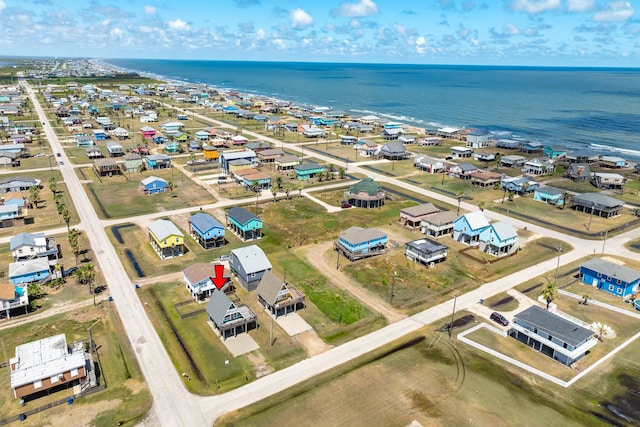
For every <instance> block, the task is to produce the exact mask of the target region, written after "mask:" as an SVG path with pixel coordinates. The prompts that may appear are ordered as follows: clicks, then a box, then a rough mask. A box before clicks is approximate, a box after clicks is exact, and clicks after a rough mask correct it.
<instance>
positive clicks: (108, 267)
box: [20, 80, 640, 427]
mask: <svg viewBox="0 0 640 427" xmlns="http://www.w3.org/2000/svg"><path fill="white" fill-rule="evenodd" d="M20 83H21V84H22V85H23V86H25V87H26V88H27V91H28V93H29V95H30V96H31V99H32V101H33V103H34V106H35V107H36V111H37V112H38V115H39V116H40V118H41V121H42V122H44V123H47V124H46V125H45V126H44V130H45V133H46V135H47V137H48V138H49V141H50V143H51V146H52V148H53V149H54V151H59V152H63V150H62V147H61V145H60V142H59V141H58V139H57V137H56V135H55V134H54V132H53V131H52V129H51V126H50V125H49V124H48V121H47V119H46V116H45V114H44V111H43V110H42V108H41V106H40V104H39V103H38V101H37V100H36V98H35V96H34V94H33V91H32V90H31V88H30V87H28V85H26V82H24V80H21V82H20ZM200 118H202V119H206V120H208V121H210V122H217V121H215V120H211V119H208V118H204V116H201V115H200ZM218 123H219V122H218ZM227 126H228V125H227ZM244 133H245V134H248V135H251V136H255V137H257V138H260V139H262V140H265V139H266V140H270V141H271V142H274V143H276V144H280V145H281V146H284V147H285V148H287V149H288V150H292V151H298V152H300V151H301V149H300V148H299V147H297V146H296V145H292V144H283V143H282V141H277V140H274V139H272V138H265V137H264V136H263V135H258V134H255V133H252V132H247V131H245V132H244ZM313 156H314V157H317V158H320V159H321V160H324V161H328V162H332V163H335V159H334V158H332V157H329V156H324V155H322V154H319V153H315V152H314V154H313ZM63 159H64V160H66V161H65V165H64V166H62V167H60V169H61V172H62V174H63V177H64V179H65V181H66V183H67V186H68V188H69V193H70V194H71V196H72V198H73V201H74V203H75V204H76V207H77V209H78V213H79V215H80V220H81V224H80V227H81V228H83V229H84V230H86V232H87V235H88V237H89V241H90V243H91V246H92V247H93V249H94V251H95V253H96V258H97V260H98V263H99V266H100V268H102V270H103V272H104V274H105V276H106V277H108V278H109V289H110V291H111V294H112V295H113V297H114V299H115V301H114V303H115V304H116V306H117V309H118V312H119V314H120V317H121V318H122V321H123V324H124V325H125V330H126V333H127V337H128V338H129V340H130V341H131V343H132V346H133V348H134V351H135V353H136V356H137V358H138V361H139V363H140V366H141V369H142V372H143V374H144V376H145V379H146V381H147V384H148V385H149V388H150V390H151V393H152V395H153V399H154V407H153V410H154V411H155V419H156V420H158V422H159V423H161V424H162V425H166V426H172V427H173V426H179V425H183V426H206V425H211V424H212V423H213V422H214V421H215V420H216V419H217V418H218V417H219V416H221V415H223V414H225V413H227V412H229V411H232V410H235V409H239V408H241V407H243V406H246V405H249V404H251V403H254V402H257V401H259V400H261V399H264V398H265V397H267V396H270V395H272V394H275V393H277V392H279V391H281V390H284V389H286V388H288V387H291V386H293V385H295V384H297V383H299V382H301V381H304V380H306V379H309V378H312V377H313V376H315V375H317V374H319V373H321V372H325V371H327V370H329V369H331V368H333V367H335V366H338V365H340V364H342V363H345V362H347V361H349V360H352V359H354V358H356V357H359V356H361V355H363V354H366V353H367V352H370V351H372V350H374V349H376V348H379V347H380V346H383V345H385V344H387V343H389V342H392V341H394V340H396V339H398V338H401V337H403V336H405V335H407V334H409V333H411V332H413V331H416V330H418V329H419V328H421V327H423V326H424V325H427V324H431V323H433V322H436V321H438V320H440V319H442V318H445V317H447V316H450V315H451V312H452V310H453V306H454V304H455V306H456V308H457V309H458V310H463V309H465V308H468V307H471V306H472V305H474V304H478V302H479V300H480V299H486V298H489V297H490V296H492V295H495V294H497V293H499V292H503V291H506V290H507V289H510V288H512V287H513V286H514V285H516V284H518V283H520V282H523V281H525V280H528V279H529V278H531V277H534V276H537V275H540V274H542V273H544V272H546V271H550V270H553V269H555V268H556V263H557V262H558V261H557V259H556V258H554V259H550V260H547V261H544V262H542V263H539V264H537V265H535V266H532V267H529V268H527V269H524V270H522V271H519V272H517V273H515V274H512V275H509V276H507V277H504V278H502V279H499V280H496V281H494V282H491V283H487V284H484V285H481V286H479V287H478V288H477V289H475V290H474V291H471V292H469V293H466V294H464V295H461V296H459V297H457V298H456V299H455V300H454V299H452V300H450V301H447V302H445V303H443V304H440V305H438V306H436V307H433V308H430V309H428V310H425V311H423V312H421V313H418V314H416V315H414V316H411V317H408V318H405V319H403V320H400V321H398V322H396V323H393V324H391V325H389V326H386V327H385V328H382V329H380V330H378V331H375V332H373V333H371V334H369V335H366V336H364V337H361V338H358V339H355V340H353V341H351V342H348V343H346V344H343V345H341V346H339V347H335V348H332V349H331V350H328V351H327V352H325V353H322V354H320V355H318V356H314V357H312V358H308V359H306V360H304V361H302V362H299V363H297V364H295V365H293V366H291V367H288V368H286V369H283V370H281V371H278V372H275V373H273V374H270V375H268V376H265V377H262V378H260V379H258V380H256V381H254V382H252V383H249V384H247V385H246V386H244V387H241V388H239V389H236V390H234V391H231V392H228V393H225V394H223V395H220V396H213V397H200V396H194V395H191V394H189V393H188V392H187V391H186V389H185V388H184V387H183V384H182V382H181V378H180V377H179V376H178V374H177V372H176V371H175V368H174V367H173V365H172V364H171V361H170V359H169V357H168V355H167V353H166V351H165V349H164V347H163V346H162V343H161V341H160V339H159V338H158V335H157V333H156V332H155V330H154V329H153V326H152V325H151V323H150V321H149V319H148V318H147V316H146V313H145V312H144V308H143V306H142V304H141V303H140V301H139V299H138V298H137V295H136V294H135V290H134V287H133V286H132V284H131V282H130V281H129V278H128V277H127V275H126V273H125V271H124V269H123V267H122V265H121V263H120V261H119V259H118V257H117V255H116V253H115V249H114V248H113V246H112V245H111V244H110V242H109V240H108V238H107V235H106V233H105V231H104V226H105V225H108V224H112V223H118V222H122V221H124V220H115V221H100V220H99V219H98V217H97V215H96V213H95V211H94V210H93V208H92V206H91V204H90V202H89V199H88V197H87V195H86V193H85V192H84V191H83V188H82V185H81V183H80V181H79V180H78V178H77V176H76V175H75V173H74V172H73V169H72V167H71V166H70V165H69V162H68V159H66V157H63ZM349 171H350V172H358V173H362V174H364V175H367V176H370V177H372V178H374V179H376V180H378V181H380V182H387V183H390V184H394V185H397V186H400V187H405V188H407V189H408V190H409V191H414V192H417V193H419V194H423V195H425V196H428V197H431V198H434V199H437V200H441V201H444V202H446V203H450V204H454V205H455V204H456V203H457V201H456V200H454V199H452V198H450V197H447V196H444V195H441V194H436V193H432V192H429V191H427V190H425V189H422V188H419V187H416V186H412V185H408V184H407V183H404V182H401V181H400V180H397V179H395V178H391V177H388V176H386V175H382V174H378V173H373V172H371V171H370V170H367V169H362V168H360V166H359V165H356V164H353V163H352V164H349ZM269 197H270V194H266V195H265V194H263V198H269ZM235 203H237V202H235ZM227 204H228V205H227ZM232 204H234V202H233V201H226V200H225V201H221V202H218V203H216V204H212V205H210V206H204V207H203V208H207V209H209V208H210V207H212V208H213V207H220V206H230V205H232ZM462 207H463V208H465V209H469V210H474V209H477V208H476V207H475V206H472V205H469V204H467V203H463V204H462ZM192 211H193V208H188V209H181V210H176V211H175V212H162V213H158V214H152V215H148V216H145V217H149V218H155V217H156V215H161V216H166V215H168V214H171V213H187V212H192ZM485 213H486V214H487V216H488V217H490V218H491V219H503V218H506V217H505V216H503V215H500V214H497V213H494V212H489V211H485ZM509 220H510V221H511V222H512V223H514V224H515V225H516V226H518V227H524V226H527V227H528V228H529V229H530V230H532V231H534V232H537V233H540V234H543V235H547V236H551V237H555V238H557V239H560V240H563V241H565V242H567V243H569V244H571V245H572V246H573V247H574V250H572V251H570V252H567V253H564V254H562V256H561V257H560V263H561V264H565V263H568V262H572V261H575V260H577V259H579V258H581V257H583V256H586V255H590V254H593V253H594V252H595V251H600V250H601V248H602V243H603V242H601V241H600V242H597V241H596V242H594V241H588V240H582V239H578V238H576V237H572V236H566V235H563V234H562V233H558V232H554V231H551V230H546V229H544V228H542V227H539V226H535V225H533V224H527V223H525V222H523V221H519V220H513V219H509ZM639 235H640V230H633V231H631V232H629V233H627V234H625V235H623V236H616V237H615V238H612V239H609V240H608V241H607V242H606V249H607V252H609V251H611V252H615V253H616V254H618V255H623V256H631V257H635V256H636V255H635V254H631V253H629V251H627V250H626V249H624V248H622V247H621V245H622V244H623V243H624V242H625V241H628V240H630V239H634V238H637V237H638V236H639Z"/></svg>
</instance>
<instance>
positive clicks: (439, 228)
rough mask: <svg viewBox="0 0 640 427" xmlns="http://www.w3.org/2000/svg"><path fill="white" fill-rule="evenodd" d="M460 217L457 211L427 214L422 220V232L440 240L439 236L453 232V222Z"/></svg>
mask: <svg viewBox="0 0 640 427" xmlns="http://www.w3.org/2000/svg"><path fill="white" fill-rule="evenodd" d="M457 218H458V215H456V213H455V212H451V211H441V212H435V213H432V214H431V215H427V216H425V217H424V218H422V221H420V231H422V234H426V235H427V236H430V237H433V238H435V239H436V240H438V238H439V237H441V236H445V235H447V234H451V233H453V223H454V222H455V220H456V219H457Z"/></svg>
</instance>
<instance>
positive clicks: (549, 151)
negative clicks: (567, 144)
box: [543, 145, 567, 159]
mask: <svg viewBox="0 0 640 427" xmlns="http://www.w3.org/2000/svg"><path fill="white" fill-rule="evenodd" d="M543 153H544V156H545V157H548V158H550V159H558V158H562V157H564V156H566V155H567V150H566V148H564V147H557V146H552V145H547V146H546V147H544V150H543Z"/></svg>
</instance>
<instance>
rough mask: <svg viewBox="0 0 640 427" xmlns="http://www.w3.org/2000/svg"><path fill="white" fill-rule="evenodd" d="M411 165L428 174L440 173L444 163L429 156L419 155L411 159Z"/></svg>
mask: <svg viewBox="0 0 640 427" xmlns="http://www.w3.org/2000/svg"><path fill="white" fill-rule="evenodd" d="M413 166H415V167H416V168H418V169H420V170H423V171H425V172H427V173H430V174H435V173H440V172H442V171H443V170H444V168H445V166H444V163H443V162H442V161H440V160H436V159H434V158H433V157H429V156H419V157H416V158H415V159H414V161H413Z"/></svg>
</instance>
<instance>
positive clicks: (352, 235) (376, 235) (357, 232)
mask: <svg viewBox="0 0 640 427" xmlns="http://www.w3.org/2000/svg"><path fill="white" fill-rule="evenodd" d="M340 237H341V238H342V239H344V240H346V241H347V242H349V243H361V242H368V241H371V240H375V239H380V238H382V237H387V235H386V234H385V233H383V232H382V231H380V230H378V229H376V228H362V227H356V226H354V227H349V228H347V229H346V230H344V231H343V232H342V233H340Z"/></svg>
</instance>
